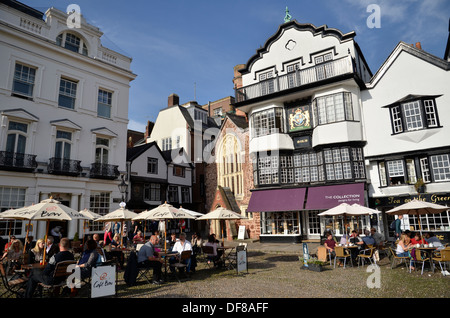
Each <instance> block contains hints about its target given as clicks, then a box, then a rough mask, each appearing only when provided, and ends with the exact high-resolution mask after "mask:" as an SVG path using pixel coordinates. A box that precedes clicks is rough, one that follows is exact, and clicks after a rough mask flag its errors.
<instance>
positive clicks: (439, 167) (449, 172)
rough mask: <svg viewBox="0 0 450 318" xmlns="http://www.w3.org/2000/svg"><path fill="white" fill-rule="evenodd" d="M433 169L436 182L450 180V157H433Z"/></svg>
mask: <svg viewBox="0 0 450 318" xmlns="http://www.w3.org/2000/svg"><path fill="white" fill-rule="evenodd" d="M431 169H432V171H433V176H434V180H435V181H448V180H450V161H449V155H447V154H445V155H437V156H431Z"/></svg>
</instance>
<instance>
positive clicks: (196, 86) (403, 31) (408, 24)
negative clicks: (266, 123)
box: [22, 0, 450, 132]
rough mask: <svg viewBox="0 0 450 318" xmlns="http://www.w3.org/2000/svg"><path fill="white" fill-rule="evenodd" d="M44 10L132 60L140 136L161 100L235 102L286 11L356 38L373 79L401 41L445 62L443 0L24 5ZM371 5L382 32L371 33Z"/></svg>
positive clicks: (113, 0)
mask: <svg viewBox="0 0 450 318" xmlns="http://www.w3.org/2000/svg"><path fill="white" fill-rule="evenodd" d="M22 2H24V3H26V4H27V5H29V6H31V7H34V8H36V9H38V10H41V11H45V10H46V9H47V8H50V7H55V8H58V9H61V10H63V11H65V10H66V8H67V6H68V5H69V4H72V3H73V4H77V5H79V7H80V9H81V13H82V14H83V16H84V17H85V18H86V20H87V21H88V22H89V23H91V24H93V25H95V26H97V27H99V28H100V29H101V31H102V32H104V36H103V37H102V43H103V45H104V46H106V47H109V48H111V49H113V50H117V51H119V52H120V53H122V54H125V55H127V56H130V57H132V58H133V62H132V65H131V69H132V71H133V72H134V73H135V74H137V78H136V79H135V80H134V81H132V82H131V88H130V103H129V119H130V123H129V125H128V128H129V129H133V130H138V131H142V132H143V131H144V129H145V125H146V123H147V121H148V120H150V121H155V120H156V117H157V115H158V112H159V110H160V109H163V108H165V107H166V106H167V98H168V96H169V95H170V94H172V93H176V94H178V95H179V97H180V103H185V102H188V101H193V100H196V101H197V102H198V103H199V104H201V105H203V104H207V103H208V101H215V100H218V99H221V98H223V97H226V96H233V95H234V91H233V83H232V78H233V67H234V66H235V65H237V64H244V63H246V62H247V61H248V59H249V58H250V57H251V56H252V55H253V54H255V52H256V50H257V49H258V48H259V47H260V46H262V45H264V43H265V41H266V40H267V39H268V38H269V37H270V36H272V35H273V34H274V33H275V32H276V31H277V29H278V26H279V25H280V24H282V23H283V22H284V16H285V9H286V7H288V8H289V13H290V15H291V16H292V18H293V19H295V20H297V21H298V22H300V23H312V24H314V25H316V26H321V25H324V24H326V25H328V27H331V28H336V29H339V30H340V31H342V32H343V33H347V32H351V31H355V32H356V37H355V40H356V42H357V43H358V44H359V46H360V47H361V50H362V52H363V54H364V56H365V58H366V60H367V62H368V64H369V67H370V68H371V70H372V72H373V73H375V72H376V71H377V69H378V68H379V67H380V65H381V64H382V63H383V62H384V60H385V59H386V58H387V57H388V55H389V54H390V53H391V52H392V50H393V49H394V48H395V46H396V45H397V44H398V42H400V41H404V42H406V43H416V42H421V44H422V48H423V49H424V50H425V51H427V52H429V53H431V54H433V55H436V56H438V57H440V58H443V55H444V50H445V46H446V43H447V38H448V34H449V32H448V29H449V17H450V1H448V0H398V1H394V0H340V1H334V0H315V1H307V0H222V1H219V0H189V1H188V0H170V1H167V0H165V1H160V0H159V1H157V0H147V1H145V0H130V1H117V0H95V1H92V0H68V1H66V0H33V1H31V0H22ZM370 4H376V5H378V6H379V8H380V27H379V28H369V27H368V25H367V19H368V17H369V16H370V15H371V13H372V12H367V7H368V6H369V5H370Z"/></svg>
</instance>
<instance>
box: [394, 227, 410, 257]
mask: <svg viewBox="0 0 450 318" xmlns="http://www.w3.org/2000/svg"><path fill="white" fill-rule="evenodd" d="M411 247H412V244H411V239H410V238H409V236H408V235H406V234H405V233H403V234H402V235H401V236H400V240H399V241H398V243H397V249H396V250H395V253H396V254H397V256H399V257H408V256H409V252H408V251H409V250H410V249H411Z"/></svg>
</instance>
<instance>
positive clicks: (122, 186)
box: [118, 175, 128, 201]
mask: <svg viewBox="0 0 450 318" xmlns="http://www.w3.org/2000/svg"><path fill="white" fill-rule="evenodd" d="M118 187H119V191H120V193H122V201H125V197H124V194H125V192H126V191H127V188H128V184H127V183H126V182H125V180H124V179H123V175H122V182H120V184H119V185H118Z"/></svg>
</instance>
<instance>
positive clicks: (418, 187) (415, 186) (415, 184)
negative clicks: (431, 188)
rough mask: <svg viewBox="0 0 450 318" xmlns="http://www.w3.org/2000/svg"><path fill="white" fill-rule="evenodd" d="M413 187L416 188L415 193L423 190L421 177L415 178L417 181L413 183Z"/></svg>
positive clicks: (423, 183) (423, 185) (423, 184)
mask: <svg viewBox="0 0 450 318" xmlns="http://www.w3.org/2000/svg"><path fill="white" fill-rule="evenodd" d="M414 188H416V191H417V193H424V192H425V182H423V179H422V178H419V179H417V182H416V183H414Z"/></svg>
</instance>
